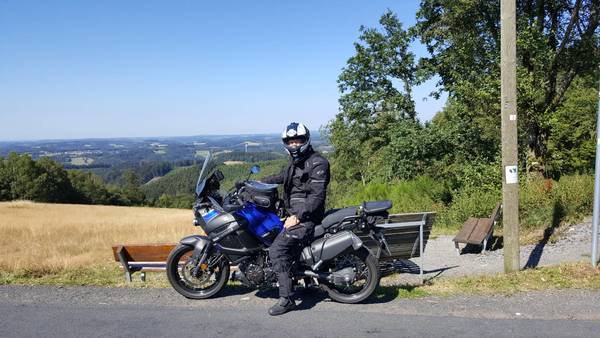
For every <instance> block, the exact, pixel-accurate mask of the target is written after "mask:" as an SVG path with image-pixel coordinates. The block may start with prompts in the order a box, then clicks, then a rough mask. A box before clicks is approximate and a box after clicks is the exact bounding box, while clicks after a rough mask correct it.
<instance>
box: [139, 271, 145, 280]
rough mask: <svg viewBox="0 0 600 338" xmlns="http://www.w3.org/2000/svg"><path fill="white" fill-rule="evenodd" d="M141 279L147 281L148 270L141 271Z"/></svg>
mask: <svg viewBox="0 0 600 338" xmlns="http://www.w3.org/2000/svg"><path fill="white" fill-rule="evenodd" d="M140 280H141V281H142V282H145V281H146V272H144V271H142V272H140Z"/></svg>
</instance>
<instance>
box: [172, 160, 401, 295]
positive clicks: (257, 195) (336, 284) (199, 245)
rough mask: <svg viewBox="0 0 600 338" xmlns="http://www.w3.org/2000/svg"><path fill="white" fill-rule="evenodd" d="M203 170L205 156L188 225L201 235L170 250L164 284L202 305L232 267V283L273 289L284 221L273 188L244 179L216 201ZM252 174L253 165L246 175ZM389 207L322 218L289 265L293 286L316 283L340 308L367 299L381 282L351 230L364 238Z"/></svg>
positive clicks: (216, 179) (214, 186)
mask: <svg viewBox="0 0 600 338" xmlns="http://www.w3.org/2000/svg"><path fill="white" fill-rule="evenodd" d="M210 167H211V155H210V154H209V155H208V156H207V158H206V159H205V161H204V163H203V166H202V169H201V171H200V176H199V177H198V183H197V185H196V197H197V199H196V202H195V204H194V207H193V211H194V216H195V220H194V225H196V226H199V227H200V228H202V230H203V231H204V233H205V235H193V236H188V237H185V238H183V239H181V241H180V243H179V245H178V246H177V247H176V248H175V249H173V251H172V252H171V253H170V255H169V258H168V261H167V276H168V278H169V282H170V283H171V285H172V286H173V288H174V289H175V290H176V291H177V292H179V293H180V294H182V295H183V296H185V297H187V298H192V299H205V298H209V297H212V296H214V295H216V294H217V293H218V292H219V291H220V290H221V289H222V288H223V287H224V286H225V284H226V282H227V281H228V279H229V278H230V266H237V270H236V271H235V272H234V273H233V274H231V278H232V279H236V280H239V281H241V282H242V283H243V284H244V285H246V286H249V287H255V288H261V287H272V286H274V285H276V282H277V278H276V274H275V273H274V272H273V270H272V266H271V262H270V260H269V254H268V250H269V246H270V245H271V243H272V242H273V240H274V239H275V237H276V236H277V234H278V233H279V232H280V231H282V229H283V223H282V221H281V218H282V217H284V216H285V210H284V208H283V203H282V201H281V200H279V199H278V193H277V185H273V184H264V183H261V182H258V181H252V180H246V181H244V182H239V183H236V184H235V187H234V188H232V190H231V191H229V192H228V193H227V194H226V195H225V196H224V197H221V195H220V193H219V189H220V182H221V181H222V180H223V179H224V177H223V174H222V172H221V171H219V170H211V169H210ZM259 170H260V168H259V167H257V166H255V167H253V168H252V169H251V173H254V174H256V173H258V172H259ZM209 172H211V174H208V173H209ZM248 177H250V176H248ZM390 207H391V203H389V202H371V203H370V204H369V203H367V204H364V205H363V206H362V207H351V208H343V209H337V210H333V211H330V212H328V213H326V217H325V219H324V220H323V222H322V224H320V225H317V226H316V227H315V229H314V238H313V239H312V240H310V241H308V242H307V243H306V245H305V247H304V248H303V250H302V253H301V256H300V257H299V258H298V260H297V261H296V262H295V264H294V268H293V275H294V278H295V280H296V281H299V280H302V281H303V282H304V283H305V285H306V283H307V282H308V283H310V284H314V285H318V286H320V287H321V288H322V289H323V290H325V291H326V292H327V293H328V294H329V296H330V297H331V298H332V299H333V300H335V301H338V302H342V303H357V302H360V301H362V300H364V299H366V298H367V297H369V296H370V295H371V294H372V293H373V291H375V288H376V287H377V285H378V283H379V279H380V272H379V266H378V260H377V258H375V256H374V255H373V254H372V253H371V251H370V250H369V249H368V248H367V247H366V246H365V245H363V243H362V241H361V239H360V238H359V237H358V236H357V235H356V234H355V233H354V232H353V231H356V230H357V229H362V230H363V231H367V232H368V231H369V229H370V228H371V226H372V224H371V223H372V222H373V221H374V219H375V218H376V217H378V216H382V215H383V216H387V209H389V208H390Z"/></svg>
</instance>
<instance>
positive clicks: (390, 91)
mask: <svg viewBox="0 0 600 338" xmlns="http://www.w3.org/2000/svg"><path fill="white" fill-rule="evenodd" d="M379 23H380V24H381V30H378V29H375V28H365V27H364V26H361V27H360V33H361V34H360V36H359V42H356V43H354V48H355V55H354V56H352V57H351V58H350V59H348V61H347V65H346V67H344V69H343V70H342V73H341V74H340V76H339V78H338V84H339V89H340V92H341V93H342V95H341V97H340V100H339V103H340V111H339V113H338V114H337V115H336V117H335V119H334V120H333V121H331V122H330V123H329V124H328V126H327V130H326V134H327V135H328V137H329V140H330V142H331V143H332V144H333V146H334V147H335V153H334V155H333V163H332V170H333V171H334V175H336V177H338V179H342V180H343V179H361V180H362V181H363V183H364V182H366V181H368V180H370V179H372V178H373V177H376V176H377V175H378V174H377V173H380V172H382V171H384V172H385V171H386V170H385V169H384V168H383V167H382V165H383V163H384V161H381V158H382V156H383V154H384V153H385V147H386V146H387V145H388V144H389V143H390V134H389V133H388V130H389V129H390V126H392V125H394V124H395V123H397V122H398V121H401V120H409V121H415V107H414V102H413V100H412V97H411V88H412V85H414V84H415V83H416V82H417V74H416V67H415V56H414V54H412V53H411V52H409V50H408V48H409V43H410V40H411V39H410V36H409V34H408V32H407V31H405V30H404V29H402V24H401V23H400V21H399V20H398V18H397V17H396V15H395V14H393V13H392V12H390V11H388V12H386V13H385V14H383V16H382V17H381V19H380V20H379Z"/></svg>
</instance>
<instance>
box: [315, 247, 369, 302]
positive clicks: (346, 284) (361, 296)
mask: <svg viewBox="0 0 600 338" xmlns="http://www.w3.org/2000/svg"><path fill="white" fill-rule="evenodd" d="M328 270H329V271H328V272H330V273H332V274H336V275H337V276H339V277H337V278H336V279H337V280H336V281H335V282H329V283H323V284H321V286H322V288H323V289H324V290H325V291H326V292H327V293H328V294H329V297H331V299H333V300H335V301H337V302H340V303H350V304H352V303H358V302H361V301H363V300H365V299H367V298H368V297H369V296H370V295H371V294H372V293H373V292H374V291H375V289H376V288H377V285H378V284H379V277H380V276H379V264H377V259H376V258H375V257H374V256H373V255H371V253H370V252H369V251H368V250H367V249H365V248H361V249H359V250H358V251H353V252H350V253H348V254H345V255H341V256H339V257H336V258H334V259H333V260H332V261H331V262H330V263H329V266H328ZM342 276H343V277H346V278H342ZM334 278H335V277H334ZM346 279H348V280H346Z"/></svg>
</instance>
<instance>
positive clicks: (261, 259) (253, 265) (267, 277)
mask: <svg viewBox="0 0 600 338" xmlns="http://www.w3.org/2000/svg"><path fill="white" fill-rule="evenodd" d="M239 268H240V272H241V273H242V278H241V281H242V282H243V283H244V284H247V285H248V286H253V287H261V286H265V287H270V286H272V285H273V283H275V282H276V276H275V273H274V272H273V269H272V267H271V264H269V262H268V258H267V256H266V255H265V254H261V255H259V256H258V257H256V258H255V259H253V260H248V261H245V262H243V263H241V264H240V265H239Z"/></svg>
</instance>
